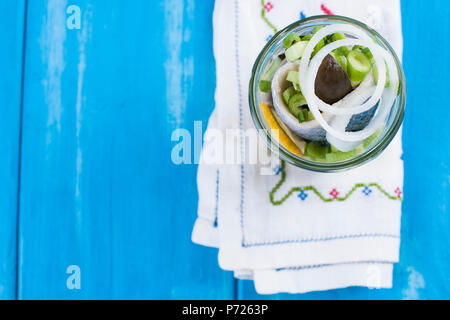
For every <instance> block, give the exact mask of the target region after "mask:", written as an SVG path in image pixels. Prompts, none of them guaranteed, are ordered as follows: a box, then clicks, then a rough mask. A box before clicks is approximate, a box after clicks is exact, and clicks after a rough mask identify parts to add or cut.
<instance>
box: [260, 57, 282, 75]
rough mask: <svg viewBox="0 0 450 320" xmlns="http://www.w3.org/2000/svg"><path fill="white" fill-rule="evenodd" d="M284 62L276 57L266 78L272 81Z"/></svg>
mask: <svg viewBox="0 0 450 320" xmlns="http://www.w3.org/2000/svg"><path fill="white" fill-rule="evenodd" d="M281 62H282V60H281V59H280V58H279V57H276V58H275V59H273V62H272V64H271V65H270V67H269V69H267V70H266V73H265V75H264V76H265V77H266V78H267V79H271V78H272V77H273V75H274V73H275V72H276V71H277V69H278V67H279V66H280V64H281Z"/></svg>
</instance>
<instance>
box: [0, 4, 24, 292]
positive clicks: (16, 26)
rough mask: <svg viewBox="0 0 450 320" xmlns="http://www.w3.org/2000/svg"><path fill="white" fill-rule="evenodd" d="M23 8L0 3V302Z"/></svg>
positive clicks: (7, 282)
mask: <svg viewBox="0 0 450 320" xmlns="http://www.w3.org/2000/svg"><path fill="white" fill-rule="evenodd" d="M24 4H25V1H22V0H20V1H19V0H7V1H1V2H0V34H1V39H2V47H1V50H0V70H2V76H1V77H0V110H1V116H0V154H1V156H0V195H1V196H0V299H14V298H15V296H16V243H17V192H18V181H19V179H18V174H19V149H20V109H21V96H22V94H21V91H22V57H23V54H22V53H23V42H24V41H23V39H24V26H25V19H24V17H25V5H24Z"/></svg>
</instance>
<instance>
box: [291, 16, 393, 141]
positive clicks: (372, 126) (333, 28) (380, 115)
mask: <svg viewBox="0 0 450 320" xmlns="http://www.w3.org/2000/svg"><path fill="white" fill-rule="evenodd" d="M336 32H344V33H347V34H351V35H353V36H357V37H360V38H361V39H360V40H366V41H367V42H369V44H370V46H371V47H372V46H373V45H372V43H371V42H372V39H371V38H370V37H369V36H368V35H367V34H366V33H364V32H363V31H362V30H360V29H358V28H356V27H354V26H352V25H348V24H335V25H330V26H326V27H324V28H322V29H320V30H319V31H318V32H317V33H316V34H315V35H314V36H313V37H312V38H311V40H310V42H309V43H308V45H307V46H306V48H305V51H304V52H303V56H302V59H301V62H300V67H299V71H300V72H299V78H300V79H299V80H300V87H301V89H302V92H303V94H304V96H305V98H306V100H307V102H308V106H309V108H310V110H311V112H312V113H313V115H314V117H315V118H316V120H317V121H318V122H319V124H320V125H321V126H322V127H323V129H324V130H325V131H327V133H329V134H330V135H332V136H333V137H335V138H336V139H340V140H342V141H348V142H356V141H362V140H364V139H366V138H368V137H369V136H370V135H372V134H373V133H374V132H375V131H376V130H377V129H378V127H380V125H381V124H382V122H383V121H385V120H386V118H387V116H388V114H389V111H390V107H391V106H392V104H393V103H394V101H395V98H396V90H397V87H398V74H397V72H395V71H396V70H395V69H396V66H395V63H394V61H393V59H392V56H391V55H389V54H388V53H387V52H386V51H385V50H384V49H383V48H381V47H380V48H378V47H375V48H376V49H375V50H374V51H373V52H372V54H374V58H375V55H378V53H380V54H381V55H383V58H384V60H385V62H386V64H387V66H388V70H389V74H390V75H392V76H391V86H390V87H389V88H387V89H384V93H383V95H382V98H381V102H380V105H379V107H378V111H377V113H376V115H375V117H374V118H373V119H372V121H371V122H370V123H369V125H368V126H367V127H366V128H365V129H363V130H361V131H357V132H345V129H344V131H340V130H336V129H334V128H333V127H331V126H330V125H328V123H327V122H326V121H325V120H324V119H323V117H322V115H321V113H320V111H319V108H318V106H317V105H316V104H315V103H314V102H315V101H314V96H315V93H314V85H313V83H314V82H315V79H311V78H310V75H311V74H310V72H309V70H308V69H309V68H308V65H309V60H310V57H311V54H312V51H313V50H314V48H315V46H316V45H317V43H318V42H320V40H322V39H323V38H324V37H325V36H327V35H329V34H332V33H336ZM346 40H352V39H346ZM340 41H345V40H340ZM336 42H337V41H336ZM328 46H330V45H328ZM328 46H325V47H324V48H322V49H321V50H320V51H319V52H318V53H317V54H318V55H319V54H321V51H324V52H325V50H324V49H326V47H328ZM339 46H342V44H339ZM322 55H323V54H322ZM324 57H325V55H323V58H324ZM323 58H322V59H323ZM380 60H381V59H380V57H378V59H376V60H375V61H376V64H377V67H378V68H379V69H380V71H381V69H383V70H384V71H386V69H385V67H386V66H384V63H382V62H383V61H380ZM317 61H318V60H317ZM383 67H384V68H383ZM383 75H384V77H383ZM382 78H384V81H380V80H383V79H382ZM310 80H312V81H310ZM385 81H386V73H385V72H384V73H381V74H380V79H379V83H378V84H380V83H382V85H383V87H384V85H385ZM368 109H370V107H369V108H368Z"/></svg>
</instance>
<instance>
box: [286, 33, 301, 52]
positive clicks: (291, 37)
mask: <svg viewBox="0 0 450 320" xmlns="http://www.w3.org/2000/svg"><path fill="white" fill-rule="evenodd" d="M299 41H301V39H300V36H299V35H298V34H296V33H295V32H293V33H290V34H289V35H288V36H287V37H286V38H285V39H284V40H283V45H284V47H285V48H286V49H288V48H289V47H290V46H292V45H293V44H294V43H296V42H299Z"/></svg>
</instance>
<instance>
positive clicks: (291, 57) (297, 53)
mask: <svg viewBox="0 0 450 320" xmlns="http://www.w3.org/2000/svg"><path fill="white" fill-rule="evenodd" d="M307 45H308V41H299V42H296V43H295V44H293V45H292V46H291V47H289V49H287V50H286V52H285V53H284V54H285V55H286V59H288V61H289V62H294V61H295V60H298V59H300V58H301V57H302V55H303V51H305V48H306V46H307Z"/></svg>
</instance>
